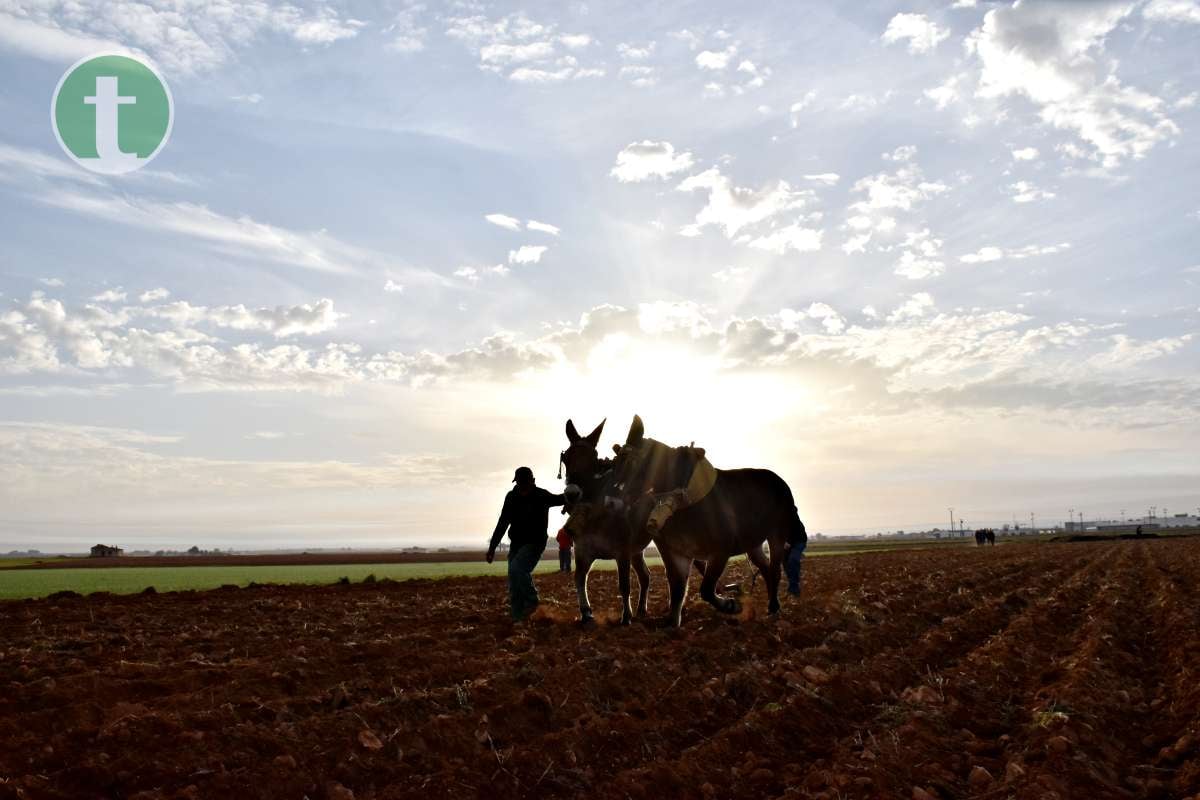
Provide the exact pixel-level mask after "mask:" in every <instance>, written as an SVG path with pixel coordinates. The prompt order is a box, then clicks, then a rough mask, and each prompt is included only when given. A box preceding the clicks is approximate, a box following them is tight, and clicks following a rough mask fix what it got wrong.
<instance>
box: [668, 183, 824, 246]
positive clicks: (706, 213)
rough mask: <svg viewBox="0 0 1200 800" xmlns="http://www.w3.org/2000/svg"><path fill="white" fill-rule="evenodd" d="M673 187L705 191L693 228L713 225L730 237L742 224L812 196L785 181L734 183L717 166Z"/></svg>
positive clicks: (806, 200)
mask: <svg viewBox="0 0 1200 800" xmlns="http://www.w3.org/2000/svg"><path fill="white" fill-rule="evenodd" d="M676 189H677V191H681V192H694V191H697V190H699V191H704V192H707V193H708V202H707V203H706V204H705V206H704V208H702V209H701V210H700V213H698V214H697V215H696V221H695V223H694V225H695V228H696V229H697V230H698V229H699V228H703V227H704V226H706V225H714V226H717V227H719V228H721V229H722V230H723V231H724V232H725V235H726V236H729V237H731V238H732V237H733V236H735V235H737V233H738V232H739V231H741V230H742V229H743V228H746V227H748V226H753V225H756V224H758V223H760V222H763V221H765V220H768V219H770V218H772V217H774V216H775V215H777V214H780V213H782V212H784V211H788V210H790V209H795V208H799V207H801V206H803V205H804V204H805V203H806V202H808V201H809V200H810V199H811V198H812V194H811V192H808V191H805V190H794V189H792V187H791V186H790V185H788V183H787V181H775V182H773V183H769V184H767V185H766V186H764V187H762V188H761V189H749V188H743V187H739V186H734V185H733V182H732V181H731V180H730V179H729V178H728V177H726V176H725V175H722V174H721V171H720V169H719V168H717V167H712V168H710V169H707V170H705V171H704V172H701V173H700V174H698V175H693V176H691V177H690V178H687V179H685V180H684V181H683V182H682V183H680V184H679V186H677V187H676Z"/></svg>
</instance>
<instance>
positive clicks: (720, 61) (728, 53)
mask: <svg viewBox="0 0 1200 800" xmlns="http://www.w3.org/2000/svg"><path fill="white" fill-rule="evenodd" d="M735 55H737V48H736V47H734V46H733V45H730V46H729V47H726V48H725V49H724V50H704V51H702V52H700V53H698V54H697V55H696V66H697V67H699V68H700V69H706V70H723V69H725V68H726V67H728V66H729V62H730V61H731V60H732V59H733V57H734V56H735Z"/></svg>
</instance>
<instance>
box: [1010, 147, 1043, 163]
mask: <svg viewBox="0 0 1200 800" xmlns="http://www.w3.org/2000/svg"><path fill="white" fill-rule="evenodd" d="M1012 157H1013V159H1014V160H1016V161H1033V160H1034V159H1035V158H1037V157H1038V150H1037V148H1036V147H1022V148H1021V149H1019V150H1013V151H1012Z"/></svg>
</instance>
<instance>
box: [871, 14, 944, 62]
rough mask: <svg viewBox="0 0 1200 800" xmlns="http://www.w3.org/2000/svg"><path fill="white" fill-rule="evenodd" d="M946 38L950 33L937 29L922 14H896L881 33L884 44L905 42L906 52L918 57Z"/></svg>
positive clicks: (935, 25) (934, 24)
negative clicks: (906, 43) (906, 45)
mask: <svg viewBox="0 0 1200 800" xmlns="http://www.w3.org/2000/svg"><path fill="white" fill-rule="evenodd" d="M948 38H950V31H948V30H946V29H945V28H940V27H938V25H937V24H936V23H934V22H933V21H931V20H930V19H929V18H928V17H926V16H925V15H924V14H897V15H896V16H894V17H892V19H891V21H890V22H889V23H888V26H887V30H885V31H884V32H883V41H884V42H886V43H888V44H894V43H896V42H901V41H907V42H908V52H910V53H914V54H918V55H919V54H921V53H928V52H930V51H931V50H933V49H934V48H935V47H937V46H938V44H939V43H940V42H943V41H945V40H946V39H948Z"/></svg>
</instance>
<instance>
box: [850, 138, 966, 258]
mask: <svg viewBox="0 0 1200 800" xmlns="http://www.w3.org/2000/svg"><path fill="white" fill-rule="evenodd" d="M882 157H883V160H884V161H888V162H891V163H893V164H895V165H896V167H895V169H893V170H892V171H890V172H888V171H885V172H879V173H876V174H875V175H869V176H867V177H865V178H860V179H859V180H858V181H856V182H855V184H854V186H853V188H852V192H853V193H854V194H857V195H859V196H861V198H862V199H860V200H856V201H855V202H853V203H851V204H850V206H849V207H848V208H847V212H848V214H849V216H848V217H847V218H846V224H845V226H844V227H845V228H847V229H849V230H850V231H851V232H852V233H851V235H850V237H849V238H848V239H847V240H846V242H845V243H844V244H843V245H842V250H843V251H844V252H846V253H848V254H849V253H862V252H866V250H867V247H868V245H870V244H871V243H872V242H873V241H874V240H875V239H876V238H877V237H890V236H893V235H894V234H896V233H897V231H898V227H899V225H898V222H897V216H898V215H900V216H908V215H913V214H915V213H916V212H917V211H919V210H920V209H921V207H922V206H923V205H924V203H925V201H926V200H929V199H930V198H933V197H936V196H938V195H941V194H943V193H945V192H947V191H949V187H948V186H946V185H945V184H944V183H941V182H940V181H930V180H926V178H925V175H924V173H923V171H922V170H921V167H920V165H919V164H917V160H916V158H917V148H916V147H914V146H912V145H905V146H902V147H897V148H896V149H895V150H892V151H891V152H889V153H884V154H883V156H882ZM919 230H920V229H916V230H913V231H910V233H918V232H919ZM925 233H928V231H926V232H925ZM932 241H936V240H933V239H929V240H928V241H926V242H924V243H921V242H920V241H918V240H913V243H912V246H911V247H910V248H909V250H908V251H907V252H906V253H905V254H902V256H901V262H900V263H899V264H898V268H899V269H902V270H903V271H904V273H905V274H906V276H907V277H912V276H913V275H915V274H918V273H923V275H922V277H928V276H929V275H932V274H937V273H938V272H939V271H940V267H937V266H935V264H936V261H935V260H933V259H931V258H930V257H928V255H925V256H922V255H921V253H922V251H925V250H928V249H929V245H930V243H931V242H932ZM876 249H877V250H882V249H884V248H883V247H882V245H880V244H879V243H876ZM887 249H890V248H887ZM898 274H899V273H898Z"/></svg>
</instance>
